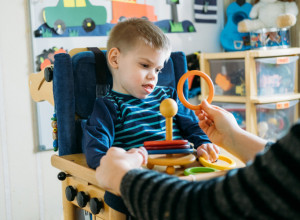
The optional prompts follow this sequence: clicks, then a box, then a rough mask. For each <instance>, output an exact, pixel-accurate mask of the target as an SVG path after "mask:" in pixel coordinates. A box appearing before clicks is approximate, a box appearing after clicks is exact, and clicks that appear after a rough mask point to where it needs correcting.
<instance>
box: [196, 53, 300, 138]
mask: <svg viewBox="0 0 300 220" xmlns="http://www.w3.org/2000/svg"><path fill="white" fill-rule="evenodd" d="M299 54H300V48H288V49H271V50H248V51H242V52H224V53H202V54H200V60H199V61H200V68H201V71H203V72H205V73H207V74H208V75H210V65H209V60H216V59H244V61H245V89H246V95H245V96H220V95H218V96H217V95H216V96H215V97H214V99H213V101H217V102H227V103H229V102H230V103H245V105H246V130H247V131H249V132H251V133H253V134H256V135H257V134H258V130H257V125H256V124H257V123H256V122H257V116H256V105H257V104H265V103H276V102H283V101H291V100H298V99H300V93H298V61H297V63H296V69H295V72H296V74H295V89H294V94H288V95H274V96H258V95H257V85H256V82H257V79H256V75H257V74H256V62H255V58H268V57H280V56H295V55H299ZM207 95H208V88H207V85H206V83H205V81H204V79H201V95H200V96H199V99H200V100H203V99H204V98H206V97H207ZM295 112H296V114H297V115H295V118H298V105H296V111H295Z"/></svg>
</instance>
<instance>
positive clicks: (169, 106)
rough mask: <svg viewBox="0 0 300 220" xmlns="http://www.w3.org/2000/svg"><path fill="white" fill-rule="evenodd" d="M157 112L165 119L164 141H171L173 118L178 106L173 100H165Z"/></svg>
mask: <svg viewBox="0 0 300 220" xmlns="http://www.w3.org/2000/svg"><path fill="white" fill-rule="evenodd" d="M159 110H160V112H161V114H162V115H163V116H164V117H165V118H166V140H167V141H171V140H172V139H173V117H174V116H175V115H176V114H177V111H178V106H177V103H176V102H175V100H173V99H170V98H169V99H165V100H163V101H162V102H161V104H160V107H159Z"/></svg>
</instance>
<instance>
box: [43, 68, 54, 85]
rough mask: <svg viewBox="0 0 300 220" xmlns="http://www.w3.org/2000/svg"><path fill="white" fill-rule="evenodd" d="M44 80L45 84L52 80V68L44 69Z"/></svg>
mask: <svg viewBox="0 0 300 220" xmlns="http://www.w3.org/2000/svg"><path fill="white" fill-rule="evenodd" d="M44 78H45V80H46V81H47V82H51V81H52V79H53V67H52V66H49V67H46V68H45V70H44Z"/></svg>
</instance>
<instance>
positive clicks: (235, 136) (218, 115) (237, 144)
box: [196, 100, 267, 163]
mask: <svg viewBox="0 0 300 220" xmlns="http://www.w3.org/2000/svg"><path fill="white" fill-rule="evenodd" d="M196 115H198V118H199V120H200V121H199V126H200V127H201V128H202V130H203V131H204V132H205V133H206V134H207V136H208V137H209V139H210V140H211V141H212V142H213V143H215V144H217V145H219V146H221V147H223V148H224V149H226V150H227V151H228V152H230V153H231V154H233V155H234V156H237V157H238V158H239V159H241V160H242V161H243V162H244V163H247V162H248V161H249V160H252V159H253V158H254V157H255V155H256V154H257V153H258V152H260V151H262V150H263V149H264V147H265V146H266V144H267V141H266V140H264V139H262V138H260V137H258V136H256V135H253V134H251V133H249V132H247V131H245V130H243V129H241V128H240V127H239V126H238V124H237V122H236V120H235V118H234V116H233V115H232V114H231V113H230V112H228V111H226V110H224V109H222V108H219V107H217V106H213V105H210V104H208V103H207V101H206V100H203V101H202V103H201V109H200V110H199V111H196Z"/></svg>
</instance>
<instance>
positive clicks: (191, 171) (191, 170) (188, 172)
mask: <svg viewBox="0 0 300 220" xmlns="http://www.w3.org/2000/svg"><path fill="white" fill-rule="evenodd" d="M215 171H217V169H214V168H211V167H191V168H187V169H185V170H184V172H183V174H184V175H185V176H188V175H191V174H197V173H210V172H215Z"/></svg>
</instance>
